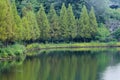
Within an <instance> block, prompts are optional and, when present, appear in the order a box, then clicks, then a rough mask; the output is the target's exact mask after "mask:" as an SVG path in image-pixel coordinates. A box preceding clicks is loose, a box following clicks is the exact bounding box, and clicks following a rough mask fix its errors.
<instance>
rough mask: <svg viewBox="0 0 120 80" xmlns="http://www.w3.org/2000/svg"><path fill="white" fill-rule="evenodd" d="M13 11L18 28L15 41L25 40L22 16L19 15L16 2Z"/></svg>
mask: <svg viewBox="0 0 120 80" xmlns="http://www.w3.org/2000/svg"><path fill="white" fill-rule="evenodd" d="M12 11H13V16H14V21H15V24H16V27H15V29H14V32H15V35H14V36H15V40H17V41H18V40H19V41H20V40H22V39H23V31H22V29H23V26H22V20H21V18H20V16H19V15H18V12H17V9H16V5H15V2H13V4H12Z"/></svg>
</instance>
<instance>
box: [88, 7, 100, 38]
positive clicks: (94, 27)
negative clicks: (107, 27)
mask: <svg viewBox="0 0 120 80" xmlns="http://www.w3.org/2000/svg"><path fill="white" fill-rule="evenodd" d="M89 19H90V31H91V36H92V38H95V36H96V34H97V28H98V24H97V20H96V17H95V13H94V8H93V7H92V8H91V11H90V13H89Z"/></svg>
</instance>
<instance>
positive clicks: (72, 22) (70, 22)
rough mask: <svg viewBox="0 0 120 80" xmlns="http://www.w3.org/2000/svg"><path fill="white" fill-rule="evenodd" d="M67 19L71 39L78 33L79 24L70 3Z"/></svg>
mask: <svg viewBox="0 0 120 80" xmlns="http://www.w3.org/2000/svg"><path fill="white" fill-rule="evenodd" d="M67 21H68V29H69V39H74V38H75V37H76V35H77V26H76V20H75V16H74V13H73V10H72V6H71V5H70V4H69V6H68V10H67Z"/></svg>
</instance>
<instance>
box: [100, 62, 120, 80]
mask: <svg viewBox="0 0 120 80" xmlns="http://www.w3.org/2000/svg"><path fill="white" fill-rule="evenodd" d="M101 80H120V64H118V65H115V66H109V67H108V68H107V69H106V70H105V71H104V72H103V74H102V79H101Z"/></svg>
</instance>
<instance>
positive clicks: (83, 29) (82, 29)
mask: <svg viewBox="0 0 120 80" xmlns="http://www.w3.org/2000/svg"><path fill="white" fill-rule="evenodd" d="M78 29H79V33H78V35H79V36H80V37H81V38H83V39H84V41H85V39H87V38H91V31H90V30H91V29H90V21H89V15H88V12H87V9H86V6H85V5H84V6H83V8H82V12H81V16H80V26H79V28H78Z"/></svg>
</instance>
